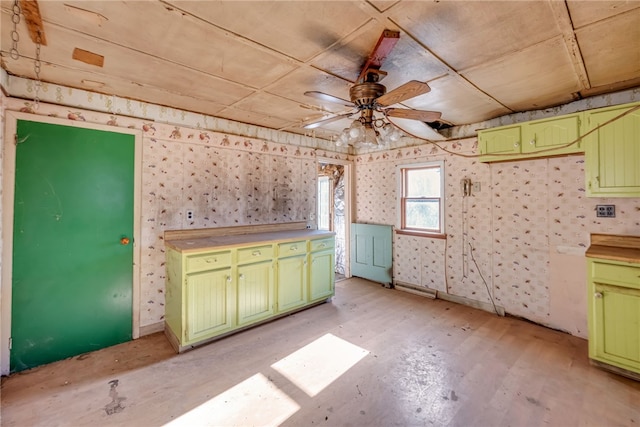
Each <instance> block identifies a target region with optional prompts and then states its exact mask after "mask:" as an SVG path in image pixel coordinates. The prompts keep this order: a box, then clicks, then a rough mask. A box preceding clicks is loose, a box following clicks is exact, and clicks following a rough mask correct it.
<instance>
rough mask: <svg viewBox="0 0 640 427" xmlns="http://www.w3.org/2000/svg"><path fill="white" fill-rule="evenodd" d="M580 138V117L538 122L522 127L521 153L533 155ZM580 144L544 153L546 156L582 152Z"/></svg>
mask: <svg viewBox="0 0 640 427" xmlns="http://www.w3.org/2000/svg"><path fill="white" fill-rule="evenodd" d="M579 136H580V116H579V115H574V116H568V117H562V118H551V119H548V120H539V121H535V122H531V123H527V124H525V125H523V130H522V140H523V142H522V152H523V153H535V152H537V151H541V150H549V149H551V148H554V147H559V146H562V145H565V144H568V143H570V142H573V141H576V140H577V139H578V137H579ZM582 150H583V149H582V147H581V144H580V142H578V143H576V144H574V145H571V146H569V147H566V148H561V149H557V150H552V151H548V152H545V154H546V155H549V156H553V155H558V154H568V153H575V152H580V151H582Z"/></svg>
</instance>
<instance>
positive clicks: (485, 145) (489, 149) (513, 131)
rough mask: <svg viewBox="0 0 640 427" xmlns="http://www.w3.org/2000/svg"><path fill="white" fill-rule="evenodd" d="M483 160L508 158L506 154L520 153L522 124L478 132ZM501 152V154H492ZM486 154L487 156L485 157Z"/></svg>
mask: <svg viewBox="0 0 640 427" xmlns="http://www.w3.org/2000/svg"><path fill="white" fill-rule="evenodd" d="M478 139H479V145H480V153H481V154H482V155H483V157H482V160H483V161H488V160H507V159H509V157H508V156H506V154H514V155H516V154H520V146H521V144H520V126H519V125H518V126H512V127H506V128H499V129H491V130H486V131H482V132H480V133H479V134H478ZM495 154H499V156H492V155H495ZM485 156H486V157H485Z"/></svg>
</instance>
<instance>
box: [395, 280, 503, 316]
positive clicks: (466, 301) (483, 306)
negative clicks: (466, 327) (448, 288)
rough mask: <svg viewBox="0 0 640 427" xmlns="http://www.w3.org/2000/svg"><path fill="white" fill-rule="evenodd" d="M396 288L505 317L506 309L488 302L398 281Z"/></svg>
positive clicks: (396, 281)
mask: <svg viewBox="0 0 640 427" xmlns="http://www.w3.org/2000/svg"><path fill="white" fill-rule="evenodd" d="M393 285H394V287H395V288H396V289H397V290H399V291H403V292H409V293H411V294H415V295H420V296H423V297H427V298H431V299H436V298H439V299H443V300H445V301H449V302H455V303H456V304H462V305H467V306H469V307H473V308H479V309H480V310H484V311H489V312H491V313H495V312H496V310H497V311H498V313H497V314H498V315H499V316H503V317H504V315H505V311H504V307H500V306H496V307H495V308H494V307H493V304H491V303H488V302H482V301H476V300H473V299H470V298H465V297H461V296H458V295H451V294H448V293H446V292H442V291H438V290H436V289H431V288H427V287H424V286H416V285H412V284H411V283H404V282H400V281H398V280H394V281H393Z"/></svg>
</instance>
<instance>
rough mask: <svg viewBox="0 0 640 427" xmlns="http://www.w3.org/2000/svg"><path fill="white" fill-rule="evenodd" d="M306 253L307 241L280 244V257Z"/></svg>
mask: <svg viewBox="0 0 640 427" xmlns="http://www.w3.org/2000/svg"><path fill="white" fill-rule="evenodd" d="M305 253H307V242H306V241H305V240H302V241H300V242H287V243H279V244H278V257H281V258H282V257H287V256H293V255H303V254H305Z"/></svg>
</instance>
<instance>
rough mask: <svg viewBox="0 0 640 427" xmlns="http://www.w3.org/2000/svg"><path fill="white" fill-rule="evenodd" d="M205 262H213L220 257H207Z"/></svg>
mask: <svg viewBox="0 0 640 427" xmlns="http://www.w3.org/2000/svg"><path fill="white" fill-rule="evenodd" d="M205 262H207V263H208V264H211V263H212V262H218V258H205Z"/></svg>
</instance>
